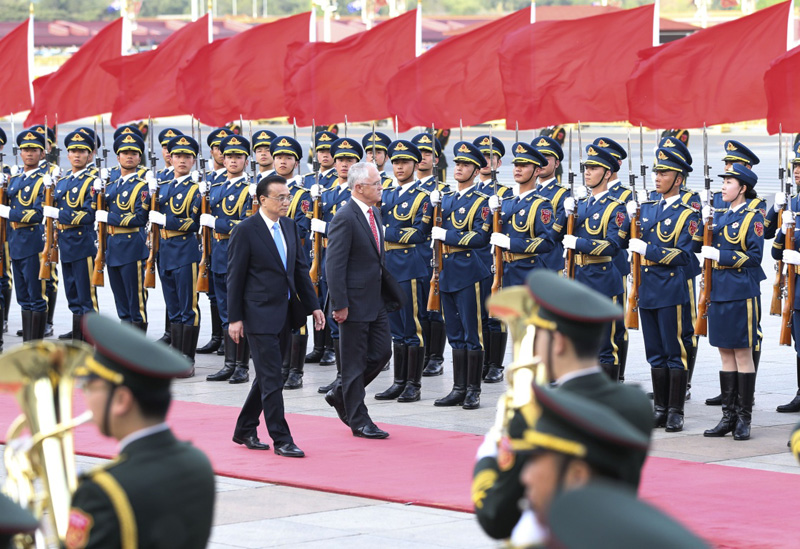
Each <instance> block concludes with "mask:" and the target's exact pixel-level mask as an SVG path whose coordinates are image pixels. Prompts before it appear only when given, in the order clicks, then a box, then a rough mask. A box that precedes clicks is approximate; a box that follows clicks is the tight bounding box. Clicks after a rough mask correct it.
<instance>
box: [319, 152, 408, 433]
mask: <svg viewBox="0 0 800 549" xmlns="http://www.w3.org/2000/svg"><path fill="white" fill-rule="evenodd" d="M347 183H348V185H349V187H350V191H351V199H350V201H349V202H348V203H347V204H346V205H344V206H342V207H341V208H340V209H339V211H338V212H337V214H336V216H335V217H334V218H333V221H332V222H331V224H330V227H329V229H328V248H327V264H326V266H325V274H326V275H327V279H328V297H329V299H330V308H331V310H332V311H333V314H332V316H333V319H334V320H335V321H336V322H338V323H339V333H340V336H339V337H340V342H339V345H340V349H341V358H342V378H341V380H337V382H336V384H335V386H334V387H333V389H331V390H330V391H328V393H327V394H326V395H325V400H326V401H327V402H328V404H330V405H331V406H333V407H334V408H336V412H337V414H339V419H341V420H342V421H343V422H344V423H345V424H346V425H349V426H350V429H351V430H352V431H353V435H354V436H357V437H363V438H386V437H388V436H389V433H387V432H386V431H383V430H381V429H379V428H378V427H377V426H376V425H375V424H374V423H373V422H372V419H370V417H369V413H368V412H367V407H366V405H365V404H364V393H365V387H366V386H367V385H369V384H370V383H371V382H372V380H374V379H375V378H376V377H377V375H378V374H379V373H380V372H381V369H382V368H383V365H384V364H386V363H387V362H388V361H389V358H390V357H391V355H392V351H391V343H392V339H391V334H390V331H389V320H388V316H387V312H386V304H385V303H384V297H383V296H384V293H385V292H386V287H387V286H391V282H392V281H393V279H392V278H391V275H390V274H389V273H388V272H387V271H385V270H384V262H385V256H384V247H383V244H384V243H383V232H382V230H381V229H380V227H381V217H380V215H381V214H380V210H379V209H378V208H376V204H377V203H378V202H379V201H380V199H381V177H380V174H379V173H378V169H377V168H376V167H375V165H374V164H368V163H366V162H358V163H356V164H354V165H353V166H352V167H351V168H350V170H349V172H348V174H347ZM394 284H395V285H396V284H397V283H396V282H395V283H394Z"/></svg>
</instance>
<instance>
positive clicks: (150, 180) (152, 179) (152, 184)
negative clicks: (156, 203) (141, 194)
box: [144, 170, 158, 194]
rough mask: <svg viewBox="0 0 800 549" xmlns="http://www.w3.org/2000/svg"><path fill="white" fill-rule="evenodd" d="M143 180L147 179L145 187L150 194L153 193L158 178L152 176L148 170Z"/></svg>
mask: <svg viewBox="0 0 800 549" xmlns="http://www.w3.org/2000/svg"><path fill="white" fill-rule="evenodd" d="M144 180H145V181H147V189H148V190H149V191H150V193H151V194H154V193H156V192H157V191H158V180H157V179H156V178H155V177H153V175H152V174H151V173H150V171H149V170H148V172H147V174H146V175H145V177H144Z"/></svg>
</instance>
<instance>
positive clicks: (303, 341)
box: [283, 334, 308, 389]
mask: <svg viewBox="0 0 800 549" xmlns="http://www.w3.org/2000/svg"><path fill="white" fill-rule="evenodd" d="M307 345H308V334H292V346H291V353H290V358H289V377H288V378H286V383H284V384H283V388H284V389H299V388H301V387H302V386H303V367H304V365H305V362H306V346H307Z"/></svg>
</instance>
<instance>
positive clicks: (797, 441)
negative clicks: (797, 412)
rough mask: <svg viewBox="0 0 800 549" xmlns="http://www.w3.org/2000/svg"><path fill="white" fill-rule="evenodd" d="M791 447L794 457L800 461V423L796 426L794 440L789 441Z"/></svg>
mask: <svg viewBox="0 0 800 549" xmlns="http://www.w3.org/2000/svg"><path fill="white" fill-rule="evenodd" d="M789 447H791V449H792V453H793V454H794V457H795V458H797V460H798V461H800V423H798V424H797V425H795V426H794V432H793V433H792V439H791V440H790V441H789Z"/></svg>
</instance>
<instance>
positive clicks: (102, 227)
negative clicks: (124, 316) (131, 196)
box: [92, 118, 108, 287]
mask: <svg viewBox="0 0 800 549" xmlns="http://www.w3.org/2000/svg"><path fill="white" fill-rule="evenodd" d="M100 131H101V132H102V136H103V139H102V140H103V143H102V145H103V155H102V158H101V156H100V155H97V158H95V162H96V164H97V177H98V179H100V182H101V183H102V186H103V188H102V189H101V190H100V192H99V193H97V202H96V207H95V211H100V210H105V209H106V183H107V181H106V179H105V178H104V177H103V170H102V167H101V166H102V164H103V161H105V160H107V158H108V149H107V148H106V125H105V122H103V119H102V118H100ZM106 236H107V229H106V224H105V223H99V222H98V223H97V255H96V256H95V258H94V271H92V286H95V287H97V286H105V277H104V275H103V271H104V270H105V267H106Z"/></svg>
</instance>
